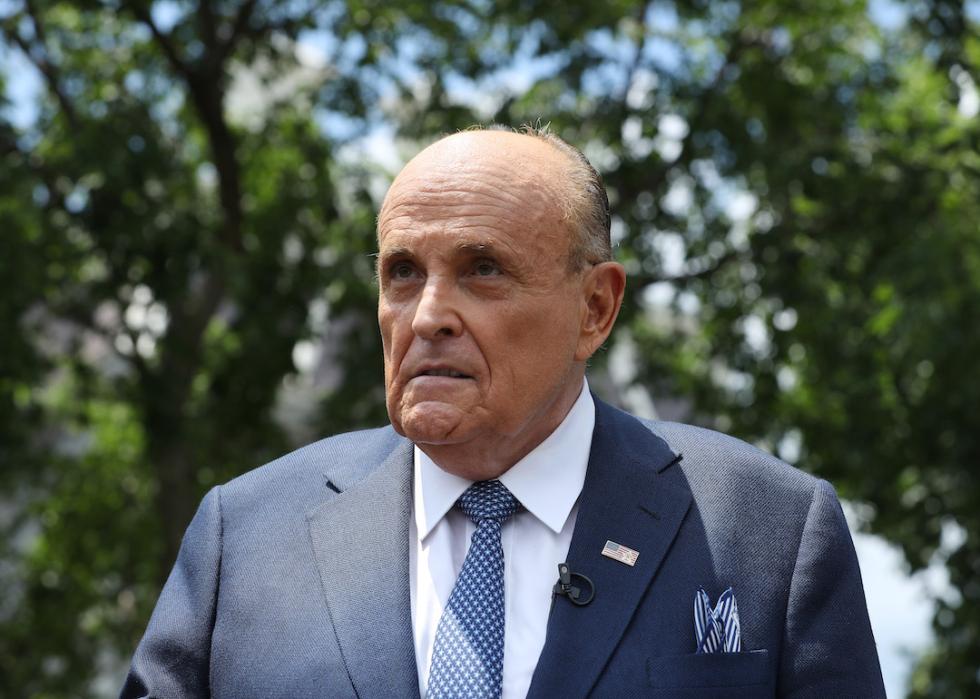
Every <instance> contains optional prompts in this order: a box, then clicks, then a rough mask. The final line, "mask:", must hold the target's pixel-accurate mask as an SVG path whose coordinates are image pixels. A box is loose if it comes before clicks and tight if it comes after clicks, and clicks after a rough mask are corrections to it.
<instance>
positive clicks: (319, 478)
mask: <svg viewBox="0 0 980 699" xmlns="http://www.w3.org/2000/svg"><path fill="white" fill-rule="evenodd" d="M405 443H406V440H405V439H404V438H403V437H401V436H400V435H399V434H398V433H396V432H395V430H394V429H393V428H392V427H391V426H390V425H388V426H386V427H379V428H375V429H366V430H358V431H355V432H345V433H342V434H337V435H333V436H331V437H326V438H324V439H321V440H318V441H316V442H313V443H311V444H307V445H306V446H303V447H300V448H299V449H296V450H295V451H292V452H290V453H288V454H285V455H283V456H281V457H279V458H278V459H275V460H273V461H270V462H269V463H267V464H265V465H263V466H259V467H258V468H256V469H253V470H251V471H248V472H247V473H244V474H242V475H240V476H238V477H237V478H234V479H232V480H231V481H228V482H227V483H225V484H224V485H223V486H221V491H222V498H223V499H228V498H232V499H245V500H249V499H252V498H254V497H261V498H263V499H269V498H285V499H288V500H289V501H291V502H294V503H299V502H302V501H303V500H305V499H306V497H304V496H308V495H309V494H312V493H319V492H321V491H322V489H323V488H324V486H325V484H326V482H327V481H328V480H329V481H330V482H331V483H333V484H334V485H335V486H336V487H338V488H340V489H346V488H348V487H350V486H351V485H353V484H355V483H357V482H358V481H360V480H361V479H362V478H364V477H366V476H367V475H368V474H370V473H371V471H373V470H374V469H375V468H376V467H377V466H378V465H380V464H381V463H382V462H383V461H384V460H385V459H386V458H387V457H388V456H389V455H390V454H391V453H392V452H393V451H395V450H396V449H397V448H398V447H399V446H402V447H403V446H404V444H405Z"/></svg>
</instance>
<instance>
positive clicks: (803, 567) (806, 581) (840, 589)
mask: <svg viewBox="0 0 980 699" xmlns="http://www.w3.org/2000/svg"><path fill="white" fill-rule="evenodd" d="M779 675H780V676H779V696H786V697H794V698H795V699H803V698H805V697H814V698H817V697H832V696H839V697H843V696H854V697H857V696H860V697H882V698H883V697H884V696H885V689H884V684H883V682H882V678H881V668H880V666H879V664H878V652H877V650H876V648H875V641H874V636H873V635H872V632H871V622H870V621H869V619H868V609H867V604H866V602H865V597H864V587H863V586H862V584H861V571H860V569H859V567H858V560H857V554H856V553H855V552H854V543H853V541H851V535H850V532H849V531H848V529H847V523H846V521H845V520H844V513H843V511H842V510H841V506H840V502H839V501H838V499H837V495H836V493H835V492H834V489H833V487H832V486H831V485H830V484H829V483H827V482H826V481H823V480H821V481H819V482H818V484H817V487H816V489H815V490H814V493H813V500H812V501H811V503H810V510H809V512H808V514H807V518H806V522H805V524H804V526H803V534H802V537H801V539H800V547H799V551H798V553H797V558H796V566H795V568H794V571H793V579H792V582H791V584H790V592H789V604H788V607H787V611H786V628H785V630H784V638H783V649H782V659H781V663H780V673H779Z"/></svg>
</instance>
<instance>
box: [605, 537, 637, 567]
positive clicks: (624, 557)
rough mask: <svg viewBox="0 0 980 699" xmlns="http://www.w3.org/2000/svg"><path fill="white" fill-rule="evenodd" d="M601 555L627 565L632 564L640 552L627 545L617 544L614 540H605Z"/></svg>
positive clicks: (634, 563)
mask: <svg viewBox="0 0 980 699" xmlns="http://www.w3.org/2000/svg"><path fill="white" fill-rule="evenodd" d="M602 555H603V556H607V557H609V558H612V559H614V560H617V561H619V562H620V563H625V564H626V565H628V566H634V565H636V559H637V558H639V557H640V552H639V551H634V550H633V549H631V548H630V547H628V546H623V545H622V544H617V543H616V542H615V541H606V545H605V546H603V547H602Z"/></svg>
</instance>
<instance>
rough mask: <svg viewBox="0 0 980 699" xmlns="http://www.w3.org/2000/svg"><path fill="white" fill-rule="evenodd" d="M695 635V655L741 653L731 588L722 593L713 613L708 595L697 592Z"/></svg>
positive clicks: (703, 592)
mask: <svg viewBox="0 0 980 699" xmlns="http://www.w3.org/2000/svg"><path fill="white" fill-rule="evenodd" d="M694 634H695V636H696V637H697V641H698V648H697V650H696V651H695V652H696V653H738V652H739V651H741V650H742V634H741V630H740V629H739V624H738V605H737V604H735V593H734V592H732V588H728V589H727V590H725V591H724V592H722V593H721V597H719V598H718V604H717V605H715V607H714V609H712V608H711V600H709V599H708V593H707V592H705V591H704V588H703V587H699V588H698V591H697V593H696V594H695V595H694Z"/></svg>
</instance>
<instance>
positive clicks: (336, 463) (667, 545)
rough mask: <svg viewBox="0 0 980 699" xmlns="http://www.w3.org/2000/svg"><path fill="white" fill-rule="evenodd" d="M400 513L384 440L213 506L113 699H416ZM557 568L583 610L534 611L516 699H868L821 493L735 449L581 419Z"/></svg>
mask: <svg viewBox="0 0 980 699" xmlns="http://www.w3.org/2000/svg"><path fill="white" fill-rule="evenodd" d="M411 511H412V445H411V443H410V442H408V441H407V440H405V439H403V438H402V437H399V436H398V435H397V434H396V433H395V432H394V431H393V430H392V429H391V428H390V427H387V428H383V429H378V430H370V431H364V432H356V433H351V434H344V435H339V436H337V437H332V438H330V439H325V440H323V441H320V442H317V443H315V444H312V445H310V446H308V447H305V448H303V449H300V450H298V451H296V452H294V453H292V454H289V455H288V456H285V457H283V458H281V459H279V460H277V461H274V462H272V463H270V464H267V465H266V466H264V467H262V468H260V469H257V470H255V471H252V472H250V473H247V474H245V475H243V476H241V477H240V478H236V479H235V480H233V481H231V482H230V483H227V484H226V485H223V486H219V487H217V488H215V489H213V490H212V491H211V492H210V493H208V495H207V496H206V497H205V498H204V500H203V502H202V503H201V506H200V509H199V510H198V512H197V515H196V516H195V518H194V520H193V522H192V523H191V525H190V527H189V528H188V530H187V534H186V535H185V537H184V542H183V545H182V548H181V551H180V554H179V557H178V559H177V563H176V565H175V566H174V569H173V571H172V573H171V575H170V578H169V580H168V581H167V583H166V586H165V587H164V589H163V592H162V593H161V595H160V599H159V602H158V603H157V607H156V609H155V611H154V613H153V617H152V619H151V620H150V624H149V627H148V628H147V631H146V635H145V636H144V638H143V640H142V642H141V643H140V645H139V647H138V649H137V651H136V654H135V656H134V658H133V663H132V668H131V671H130V674H129V677H128V678H127V680H126V684H125V687H124V689H123V693H122V695H123V696H124V697H138V696H151V697H205V696H214V697H234V698H236V699H244V698H246V697H263V698H268V697H291V698H297V697H355V696H356V697H362V698H367V697H413V696H418V691H419V690H418V681H417V676H416V663H415V651H414V643H413V636H412V623H411V618H412V616H411V608H410V600H409V577H408V576H409V571H408V545H409V537H408V527H409V517H410V516H411ZM607 540H612V541H615V542H617V543H620V544H623V545H626V546H628V547H630V548H632V549H635V550H636V551H638V552H639V558H638V560H637V562H636V565H635V566H634V567H629V566H626V565H624V564H623V563H620V562H618V561H615V560H613V559H610V558H607V557H605V556H602V555H601V554H600V552H601V551H602V548H603V545H604V544H605V542H606V541H607ZM568 563H569V565H570V567H571V569H572V570H573V571H576V572H581V573H584V574H585V575H588V576H589V577H590V578H591V579H592V580H593V581H594V583H595V587H596V595H595V599H594V600H593V601H592V603H591V604H589V605H588V606H584V607H576V606H574V605H572V604H571V603H570V602H569V601H568V600H566V599H565V598H557V599H555V600H553V601H552V602H551V604H552V607H551V613H550V617H549V620H548V631H547V638H546V641H545V645H544V649H543V651H542V653H541V657H540V660H539V661H538V665H537V669H536V671H535V674H534V677H533V680H532V683H531V689H530V693H529V696H533V697H583V696H587V695H589V696H600V697H602V696H615V697H623V696H649V697H709V698H710V697H715V698H718V697H755V696H758V697H770V696H790V697H820V698H823V697H883V696H884V689H883V686H882V680H881V671H880V669H879V666H878V657H877V654H876V650H875V644H874V638H873V637H872V634H871V627H870V624H869V622H868V614H867V609H866V606H865V599H864V592H863V590H862V586H861V577H860V572H859V570H858V563H857V558H856V557H855V554H854V547H853V544H852V542H851V538H850V535H849V533H848V531H847V527H846V525H845V522H844V517H843V514H842V512H841V508H840V504H839V503H838V500H837V497H836V495H835V494H834V491H833V488H831V486H830V485H829V484H828V483H826V482H825V481H821V480H818V479H816V478H813V477H812V476H809V475H807V474H804V473H803V472H801V471H798V470H796V469H794V468H792V467H790V466H788V465H786V464H784V463H783V462H781V461H779V460H777V459H775V458H773V457H771V456H769V455H767V454H765V453H763V452H761V451H759V450H757V449H755V448H753V447H750V446H748V445H746V444H744V443H743V442H740V441H738V440H735V439H733V438H730V437H726V436H724V435H721V434H718V433H715V432H711V431H708V430H702V429H698V428H694V427H689V426H684V425H677V424H670V423H658V422H653V423H645V422H641V421H639V420H637V419H635V418H633V417H632V416H629V415H627V414H626V413H623V412H620V411H618V410H616V409H614V408H612V407H610V406H608V405H605V404H604V403H602V402H601V401H598V400H597V401H596V426H595V433H594V436H593V440H592V451H591V455H590V459H589V466H588V471H587V475H586V479H585V486H584V489H583V491H582V495H581V498H580V501H579V512H578V519H577V521H576V525H575V531H574V535H573V537H572V543H571V548H570V550H569V553H568ZM556 577H557V575H556ZM702 586H703V587H704V588H705V590H706V591H707V592H708V594H709V596H710V597H711V599H712V600H715V599H717V597H718V595H719V594H720V593H721V592H722V591H723V590H724V589H725V588H727V587H729V586H731V587H733V588H734V590H735V595H736V598H737V601H738V608H739V615H740V619H741V629H742V649H743V652H741V653H737V654H712V655H695V654H694V650H695V640H694V621H693V607H694V594H695V591H696V590H697V589H698V587H702ZM505 662H506V659H505Z"/></svg>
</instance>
